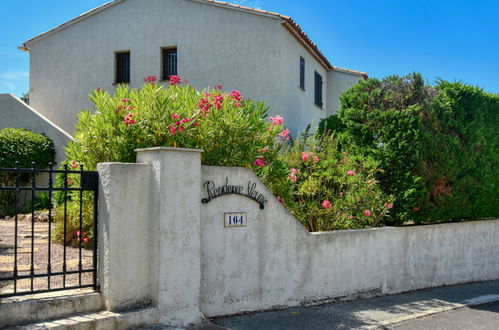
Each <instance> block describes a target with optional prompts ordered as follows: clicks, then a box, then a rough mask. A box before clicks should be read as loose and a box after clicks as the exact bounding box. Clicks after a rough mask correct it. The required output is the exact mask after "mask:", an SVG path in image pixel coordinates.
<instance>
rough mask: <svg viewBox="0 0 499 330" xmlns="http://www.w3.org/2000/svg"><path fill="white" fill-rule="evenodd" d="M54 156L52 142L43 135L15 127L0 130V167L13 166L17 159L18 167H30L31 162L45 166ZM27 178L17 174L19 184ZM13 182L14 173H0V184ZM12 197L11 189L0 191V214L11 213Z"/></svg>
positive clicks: (4, 184)
mask: <svg viewBox="0 0 499 330" xmlns="http://www.w3.org/2000/svg"><path fill="white" fill-rule="evenodd" d="M54 157H55V149H54V144H53V142H52V141H51V140H50V139H49V138H47V137H46V136H45V135H43V134H38V133H34V132H31V131H28V130H25V129H17V128H5V129H3V130H0V167H3V168H13V167H15V166H16V161H17V162H19V164H18V165H19V167H20V168H31V167H32V166H33V165H32V163H33V162H35V166H36V168H45V167H47V166H48V164H49V163H50V162H53V161H54ZM29 179H30V177H29V176H28V175H26V174H22V175H19V183H20V184H26V183H27V182H28V181H29ZM14 184H15V174H14V173H12V172H1V173H0V186H13V185H14ZM14 199H15V195H14V193H13V192H11V191H3V192H0V215H2V214H10V215H12V214H13V212H14ZM19 207H20V208H22V206H19Z"/></svg>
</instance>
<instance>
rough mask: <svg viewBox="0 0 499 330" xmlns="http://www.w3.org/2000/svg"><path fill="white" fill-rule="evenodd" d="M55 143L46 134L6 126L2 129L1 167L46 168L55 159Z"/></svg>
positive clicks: (0, 137)
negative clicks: (33, 164) (17, 164)
mask: <svg viewBox="0 0 499 330" xmlns="http://www.w3.org/2000/svg"><path fill="white" fill-rule="evenodd" d="M54 157H55V148H54V143H53V142H52V141H51V140H50V139H49V138H48V137H46V136H45V135H43V134H38V133H34V132H31V131H28V130H25V129H17V128H5V129H3V130H0V167H15V163H16V161H18V162H19V167H21V168H30V167H31V166H32V162H35V163H36V167H37V168H45V167H47V166H48V164H49V163H50V162H53V161H54Z"/></svg>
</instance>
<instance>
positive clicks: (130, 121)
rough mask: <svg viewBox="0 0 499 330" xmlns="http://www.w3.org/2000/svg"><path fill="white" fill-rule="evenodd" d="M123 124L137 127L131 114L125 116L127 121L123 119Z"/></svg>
mask: <svg viewBox="0 0 499 330" xmlns="http://www.w3.org/2000/svg"><path fill="white" fill-rule="evenodd" d="M123 123H124V124H125V125H127V126H128V125H135V120H134V119H133V113H129V114H128V115H126V116H125V119H123Z"/></svg>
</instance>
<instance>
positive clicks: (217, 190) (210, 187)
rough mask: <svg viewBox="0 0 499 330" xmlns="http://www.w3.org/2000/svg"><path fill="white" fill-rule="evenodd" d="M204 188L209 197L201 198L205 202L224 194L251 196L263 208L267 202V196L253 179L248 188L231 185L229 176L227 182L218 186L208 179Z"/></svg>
mask: <svg viewBox="0 0 499 330" xmlns="http://www.w3.org/2000/svg"><path fill="white" fill-rule="evenodd" d="M203 188H204V189H206V193H207V194H208V197H207V198H203V199H202V200H201V202H203V203H208V202H209V201H211V200H212V199H215V198H217V197H220V196H223V195H241V196H245V197H248V198H251V199H252V200H254V201H255V202H257V203H258V204H260V208H261V209H263V208H265V204H266V203H267V199H266V198H265V196H264V195H263V194H262V193H260V192H259V191H258V190H256V182H252V181H248V185H247V188H246V190H245V189H244V187H243V186H241V185H230V184H229V178H225V184H224V185H221V186H218V187H217V186H216V185H215V183H214V182H213V181H206V182H205V183H204V184H203Z"/></svg>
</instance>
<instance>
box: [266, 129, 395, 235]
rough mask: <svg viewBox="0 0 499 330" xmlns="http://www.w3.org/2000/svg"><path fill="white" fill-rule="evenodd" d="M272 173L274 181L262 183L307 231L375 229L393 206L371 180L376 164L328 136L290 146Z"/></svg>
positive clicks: (299, 141) (373, 180) (333, 137)
mask: <svg viewBox="0 0 499 330" xmlns="http://www.w3.org/2000/svg"><path fill="white" fill-rule="evenodd" d="M274 166H275V165H274ZM278 167H279V170H280V172H279V174H278V175H280V177H279V180H274V181H271V182H269V180H268V179H267V177H262V180H263V181H264V182H265V183H266V184H267V185H268V186H269V187H270V189H271V190H272V191H273V192H274V194H275V195H276V196H278V197H277V198H278V199H279V200H280V201H281V202H282V203H283V204H285V205H286V207H287V208H288V209H289V211H290V213H291V214H293V215H294V216H295V217H296V218H297V219H299V220H300V221H301V222H302V223H303V225H304V226H305V227H307V228H308V229H309V230H311V231H324V230H336V229H355V228H365V227H374V226H378V225H380V224H382V223H383V218H384V216H385V215H386V214H387V213H388V212H389V210H390V208H391V207H392V205H393V199H392V198H391V197H387V196H385V195H384V194H383V193H382V192H381V190H380V189H379V187H378V185H377V182H376V180H375V178H374V175H375V173H376V172H377V163H376V162H375V161H374V160H373V159H372V158H370V157H367V158H363V157H361V156H354V155H353V154H351V153H349V152H347V151H341V149H340V147H339V142H338V138H337V137H336V136H334V135H330V136H324V137H319V136H318V137H309V138H307V139H306V140H302V139H298V140H296V141H295V143H294V145H293V146H292V147H290V148H288V149H286V150H285V151H284V153H283V156H282V160H281V162H280V163H278Z"/></svg>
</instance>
